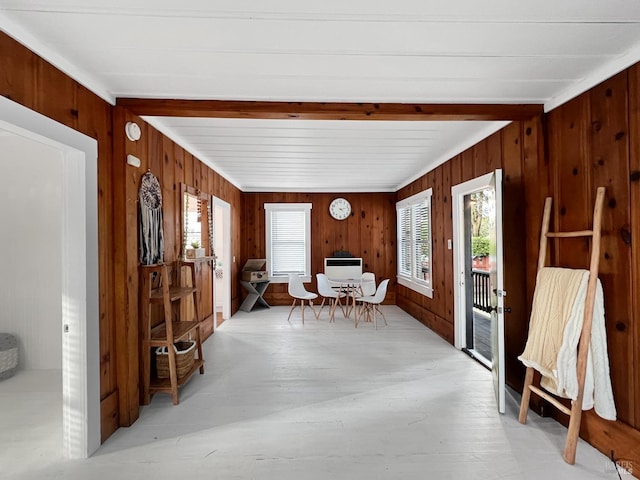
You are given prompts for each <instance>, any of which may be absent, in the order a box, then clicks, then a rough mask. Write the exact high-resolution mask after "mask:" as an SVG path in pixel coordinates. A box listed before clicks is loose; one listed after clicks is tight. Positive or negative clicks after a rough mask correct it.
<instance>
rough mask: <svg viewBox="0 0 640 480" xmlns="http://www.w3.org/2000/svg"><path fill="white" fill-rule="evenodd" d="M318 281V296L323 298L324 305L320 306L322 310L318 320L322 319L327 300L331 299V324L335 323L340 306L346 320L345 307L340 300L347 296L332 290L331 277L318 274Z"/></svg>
mask: <svg viewBox="0 0 640 480" xmlns="http://www.w3.org/2000/svg"><path fill="white" fill-rule="evenodd" d="M316 280H317V282H318V294H319V295H320V296H321V297H322V303H321V304H320V310H319V311H318V318H319V317H320V313H322V309H323V308H324V302H325V300H327V299H329V322H335V313H336V308H337V307H338V306H340V310H342V315H343V316H344V317H345V318H346V315H345V312H344V307H343V305H342V303H341V302H340V300H341V299H342V298H344V297H346V296H347V294H346V293H344V292H341V291H338V290H335V289H334V288H332V287H331V282H330V281H329V277H327V276H326V275H325V274H324V273H317V274H316Z"/></svg>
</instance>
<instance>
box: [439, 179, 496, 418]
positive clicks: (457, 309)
mask: <svg viewBox="0 0 640 480" xmlns="http://www.w3.org/2000/svg"><path fill="white" fill-rule="evenodd" d="M501 183H502V170H500V169H497V170H495V171H493V172H490V173H487V174H485V175H482V176H480V177H477V178H474V179H472V180H469V181H467V182H464V183H461V184H458V185H454V186H453V187H451V199H452V208H453V246H454V251H453V268H454V279H453V298H454V346H455V347H456V348H459V349H462V348H466V347H467V345H466V340H467V334H466V322H467V316H466V313H467V312H466V310H467V299H466V289H465V288H464V287H465V284H464V282H465V275H466V271H465V245H464V240H465V239H464V197H465V196H467V195H469V194H472V193H476V192H480V191H482V190H485V189H495V195H496V208H499V206H501V205H502V201H501V197H502V192H501V191H500V189H501V188H502V185H501ZM501 221H502V214H501V212H496V228H497V229H498V231H499V236H502V234H501V232H502V225H501V223H500V222H501ZM496 248H497V255H496V256H498V257H499V258H500V259H502V244H501V242H497V244H496ZM498 263H499V267H498V271H497V285H498V289H502V284H503V273H502V271H501V268H502V260H499V262H498ZM503 294H504V291H503V290H502V291H500V292H499V294H498V296H497V299H496V302H497V303H496V311H495V312H492V327H494V321H495V324H496V325H495V327H494V329H495V331H493V332H492V344H494V349H496V350H497V351H494V352H493V353H492V356H493V357H494V358H493V361H492V372H493V376H494V384H495V389H496V397H497V403H498V411H499V412H500V413H504V411H505V405H504V397H505V395H504V389H505V385H504V377H505V366H504V313H503V302H504V298H503ZM496 367H497V368H496Z"/></svg>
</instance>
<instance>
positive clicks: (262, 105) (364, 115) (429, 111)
mask: <svg viewBox="0 0 640 480" xmlns="http://www.w3.org/2000/svg"><path fill="white" fill-rule="evenodd" d="M116 105H120V106H123V107H126V108H127V109H129V110H130V111H131V112H133V113H135V114H136V115H139V116H145V115H147V116H153V117H210V118H254V119H259V118H261V119H297V120H386V121H424V120H432V121H433V120H458V121H464V120H485V121H501V120H528V119H530V118H532V117H534V116H537V115H540V114H542V113H543V105H542V104H516V105H512V104H504V105H503V104H452V103H447V104H437V103H429V104H421V103H333V102H254V101H236V100H177V99H148V98H118V99H117V100H116Z"/></svg>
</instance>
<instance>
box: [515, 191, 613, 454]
mask: <svg viewBox="0 0 640 480" xmlns="http://www.w3.org/2000/svg"><path fill="white" fill-rule="evenodd" d="M604 195H605V188H604V187H599V188H598V189H597V192H596V200H595V205H594V209H593V228H592V230H579V231H573V232H550V231H549V222H550V218H551V204H552V199H551V197H547V199H546V201H545V204H544V213H543V217H542V229H541V233H540V251H539V254H538V272H539V271H540V270H541V269H542V268H543V267H544V266H545V264H546V259H547V247H548V242H547V239H549V238H559V239H562V238H575V237H591V239H592V241H591V255H590V257H591V258H590V263H589V281H588V284H587V293H586V299H585V309H584V321H583V325H582V333H581V335H580V341H579V344H578V359H577V366H576V369H577V377H578V396H577V398H576V400H574V401H572V404H571V408H570V409H569V408H567V407H566V406H565V405H563V404H562V403H561V402H560V401H559V400H558V399H557V398H556V397H555V396H553V395H552V394H549V393H547V392H545V391H543V390H542V389H540V388H539V387H537V386H535V385H533V377H534V369H533V368H532V367H527V372H526V375H525V379H524V388H523V391H522V401H521V403H520V415H519V417H518V420H519V422H520V423H526V421H527V413H528V411H529V400H530V397H531V392H534V393H535V394H536V395H539V396H540V397H542V398H543V399H545V400H546V401H548V402H549V403H551V404H552V405H553V406H555V407H556V408H557V409H558V410H560V411H561V412H562V413H564V414H566V415H569V428H568V431H567V438H566V441H565V446H564V452H563V455H562V456H563V458H564V460H565V461H566V462H567V463H569V464H571V465H573V464H574V463H575V460H576V447H577V445H578V436H579V434H580V422H581V419H582V401H583V397H584V384H585V376H586V369H587V354H588V351H589V343H590V341H591V325H592V320H593V310H594V302H595V297H596V286H597V282H598V268H599V261H600V234H601V225H602V207H603V203H604Z"/></svg>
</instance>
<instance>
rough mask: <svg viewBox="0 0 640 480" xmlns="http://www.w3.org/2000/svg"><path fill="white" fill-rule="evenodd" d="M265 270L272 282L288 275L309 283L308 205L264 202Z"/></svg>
mask: <svg viewBox="0 0 640 480" xmlns="http://www.w3.org/2000/svg"><path fill="white" fill-rule="evenodd" d="M264 208H265V235H266V247H267V252H266V256H267V270H268V272H269V278H270V280H271V281H272V282H276V283H278V282H288V281H289V274H290V273H295V274H297V275H301V276H302V277H303V281H307V282H308V281H311V204H310V203H265V205H264Z"/></svg>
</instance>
